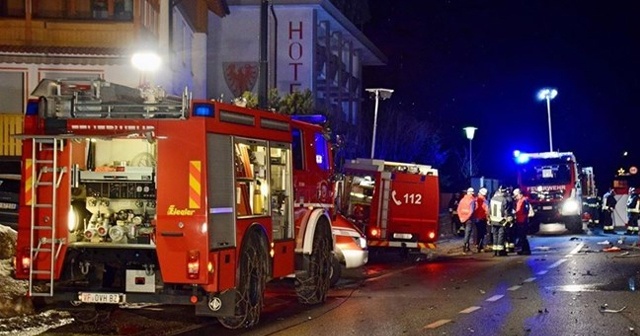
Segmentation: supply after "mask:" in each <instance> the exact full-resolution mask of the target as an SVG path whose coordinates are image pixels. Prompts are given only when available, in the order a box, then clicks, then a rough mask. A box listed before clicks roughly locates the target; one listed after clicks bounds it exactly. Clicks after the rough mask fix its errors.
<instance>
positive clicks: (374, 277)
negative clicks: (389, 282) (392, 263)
mask: <svg viewBox="0 0 640 336" xmlns="http://www.w3.org/2000/svg"><path fill="white" fill-rule="evenodd" d="M415 267H416V266H409V267H405V268H403V269H399V270H397V271H394V272H391V273H386V274H382V275H378V276H373V277H371V278H369V279H367V280H366V281H371V280H379V279H384V278H388V277H390V276H392V275H395V274H398V273H402V272H404V271H407V270H410V269H412V268H415Z"/></svg>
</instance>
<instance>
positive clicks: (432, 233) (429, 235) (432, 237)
mask: <svg viewBox="0 0 640 336" xmlns="http://www.w3.org/2000/svg"><path fill="white" fill-rule="evenodd" d="M427 236H428V237H429V239H434V238H436V233H435V232H433V231H429V233H428V234H427Z"/></svg>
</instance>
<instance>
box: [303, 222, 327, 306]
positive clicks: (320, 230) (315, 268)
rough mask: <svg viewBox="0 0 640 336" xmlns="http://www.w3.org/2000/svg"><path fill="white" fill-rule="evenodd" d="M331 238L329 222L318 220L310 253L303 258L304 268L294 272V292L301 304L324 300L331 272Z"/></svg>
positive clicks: (316, 302)
mask: <svg viewBox="0 0 640 336" xmlns="http://www.w3.org/2000/svg"><path fill="white" fill-rule="evenodd" d="M332 245H333V244H332V238H331V229H330V226H329V223H327V221H326V220H322V221H319V222H318V224H317V225H316V229H315V232H314V234H313V249H312V251H311V255H305V256H303V258H304V259H305V261H304V269H303V270H300V271H297V272H296V294H297V295H298V301H299V302H300V303H302V304H309V305H311V304H318V303H322V302H324V301H325V299H326V298H327V292H328V291H329V285H330V283H329V281H330V272H331V263H332V259H333V255H332V253H331V252H332V251H333V249H332Z"/></svg>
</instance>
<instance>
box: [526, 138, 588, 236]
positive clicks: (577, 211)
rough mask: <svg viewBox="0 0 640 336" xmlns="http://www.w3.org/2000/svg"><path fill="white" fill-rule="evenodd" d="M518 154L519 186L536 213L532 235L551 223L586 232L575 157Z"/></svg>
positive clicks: (569, 154) (560, 153) (561, 154)
mask: <svg viewBox="0 0 640 336" xmlns="http://www.w3.org/2000/svg"><path fill="white" fill-rule="evenodd" d="M514 155H515V159H516V163H517V173H518V187H519V188H520V190H521V191H522V193H523V194H524V195H525V196H527V197H528V198H529V201H530V203H531V206H532V208H533V209H534V211H535V216H534V217H533V218H532V219H531V221H530V231H531V233H536V232H538V231H539V230H540V225H543V224H547V223H561V224H564V225H565V227H566V228H567V230H569V231H570V232H573V233H579V232H582V186H581V181H580V168H579V165H578V162H577V161H576V157H575V155H573V153H571V152H541V153H523V152H518V151H516V152H515V153H514Z"/></svg>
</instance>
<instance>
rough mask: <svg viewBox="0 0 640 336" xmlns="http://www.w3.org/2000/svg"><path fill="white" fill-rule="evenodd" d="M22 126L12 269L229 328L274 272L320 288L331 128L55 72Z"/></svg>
mask: <svg viewBox="0 0 640 336" xmlns="http://www.w3.org/2000/svg"><path fill="white" fill-rule="evenodd" d="M33 95H34V96H36V97H39V99H38V100H37V101H32V102H30V104H29V106H28V109H27V112H26V115H25V124H24V134H22V135H20V137H21V138H22V139H23V157H22V160H23V162H22V169H23V171H22V176H23V185H22V188H21V192H20V209H19V211H20V216H19V224H18V243H17V254H16V277H17V278H19V279H25V280H28V284H29V288H28V294H29V295H30V296H40V297H43V298H45V299H47V301H50V302H53V303H58V304H62V303H64V302H67V303H71V304H72V305H73V306H89V307H92V306H104V305H127V304H139V303H165V304H178V305H192V306H193V307H194V308H195V313H196V314H197V315H203V316H212V317H217V318H218V319H219V321H220V322H221V323H222V324H223V325H224V326H226V327H228V328H239V327H250V326H252V325H255V324H256V323H257V322H258V320H259V317H260V312H261V308H262V305H263V297H264V290H265V286H266V282H267V281H269V280H270V279H276V278H282V277H288V276H292V275H294V276H295V279H296V292H297V295H298V298H299V300H300V301H301V302H303V303H307V304H315V303H320V302H323V301H324V300H325V298H326V295H327V291H328V289H329V276H330V274H329V270H330V266H331V263H332V258H333V240H332V232H331V228H332V225H331V213H330V208H331V206H332V203H333V198H332V197H333V195H332V189H331V187H330V183H331V175H332V173H333V171H332V162H331V156H330V146H329V144H328V143H327V142H326V140H325V137H324V136H323V134H322V129H321V128H320V127H319V126H316V125H311V124H308V123H304V122H300V121H295V120H292V119H291V118H290V117H287V116H283V115H279V114H275V113H270V112H266V111H259V110H253V109H249V108H243V107H238V106H234V105H230V104H225V103H221V102H216V101H209V100H191V99H190V95H189V93H188V92H186V91H185V92H184V94H183V95H182V96H181V97H171V96H167V95H166V94H164V92H163V91H162V90H160V89H158V88H154V89H148V90H142V91H140V90H139V89H137V88H129V87H125V86H121V85H117V84H114V83H109V82H106V81H104V80H100V79H92V80H86V79H76V80H71V79H70V80H46V79H45V80H43V81H42V82H41V83H39V85H38V86H37V88H36V89H35V90H34V92H33Z"/></svg>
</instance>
